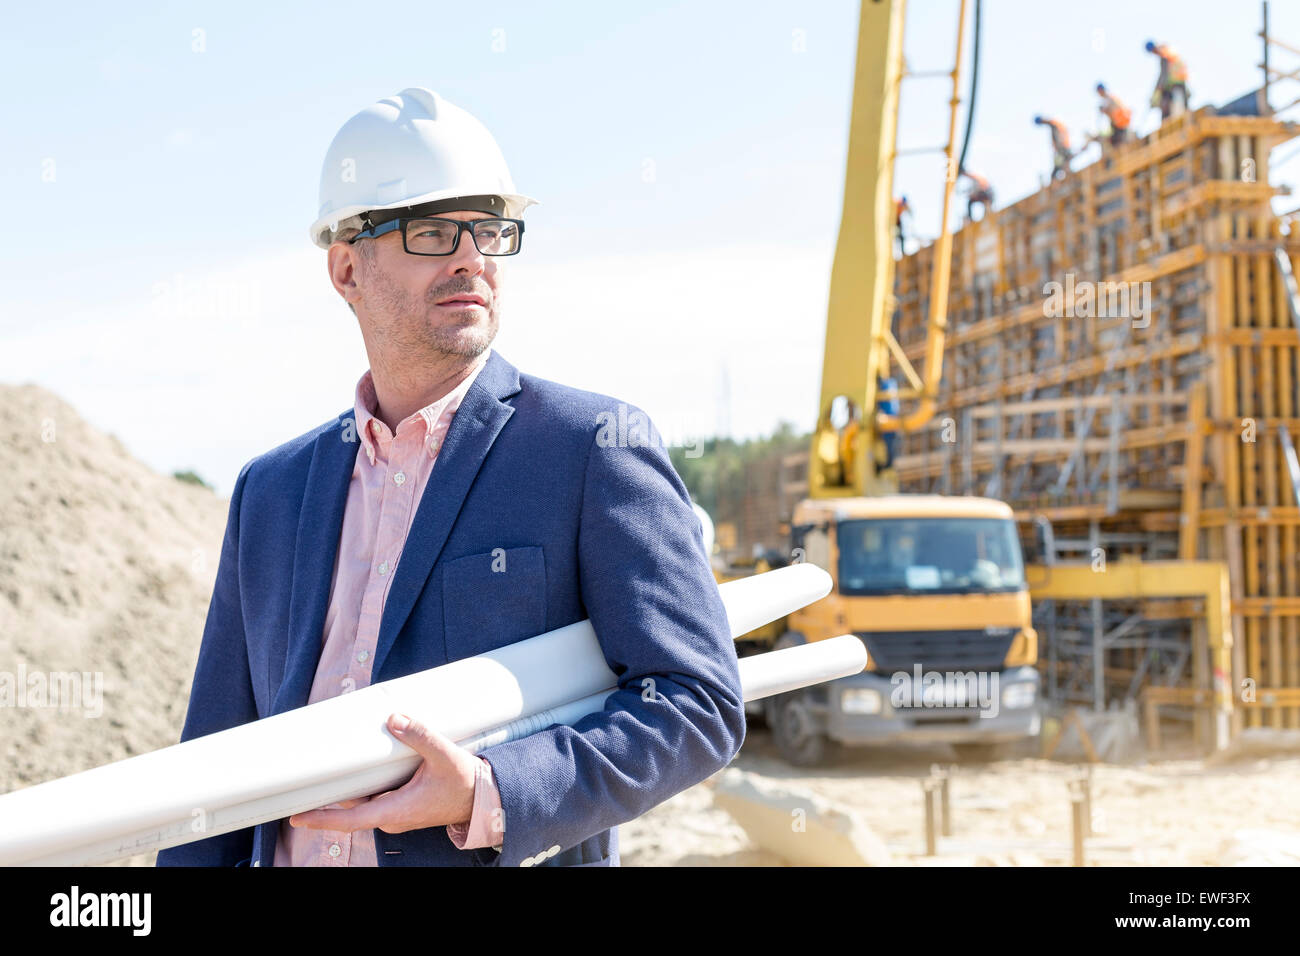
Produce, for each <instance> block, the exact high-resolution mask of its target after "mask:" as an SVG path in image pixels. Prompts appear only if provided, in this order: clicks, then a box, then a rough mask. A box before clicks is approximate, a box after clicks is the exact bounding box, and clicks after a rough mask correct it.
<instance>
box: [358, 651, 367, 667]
mask: <svg viewBox="0 0 1300 956" xmlns="http://www.w3.org/2000/svg"><path fill="white" fill-rule="evenodd" d="M368 657H370V652H369V651H361V652H360V653H358V654H357V660H359V661H360V662H361V663H362V664H364V663H365V662H366V659H367V658H368Z"/></svg>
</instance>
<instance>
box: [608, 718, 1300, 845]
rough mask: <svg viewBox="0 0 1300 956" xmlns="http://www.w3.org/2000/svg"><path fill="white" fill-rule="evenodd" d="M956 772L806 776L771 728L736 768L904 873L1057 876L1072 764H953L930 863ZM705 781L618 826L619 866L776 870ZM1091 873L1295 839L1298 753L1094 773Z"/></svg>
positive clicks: (907, 751)
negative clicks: (1265, 839)
mask: <svg viewBox="0 0 1300 956" xmlns="http://www.w3.org/2000/svg"><path fill="white" fill-rule="evenodd" d="M935 763H940V764H942V765H944V766H950V765H952V754H951V752H950V751H949V750H948V749H947V748H946V747H943V746H938V745H935V746H927V747H913V748H909V747H882V748H872V749H867V748H860V749H854V750H850V751H847V752H846V753H845V756H844V758H843V759H841V760H840V761H839V762H837V763H835V764H834V765H832V766H830V767H828V768H825V769H818V770H815V771H812V772H809V771H806V770H800V769H795V768H792V767H790V766H788V765H786V764H785V763H784V762H783V761H782V760H781V758H780V757H779V756H778V755H777V753H776V750H775V747H774V746H773V745H772V742H771V738H770V735H769V734H768V731H767V730H766V729H765V728H763V727H761V726H757V725H756V726H754V727H752V728H751V730H750V733H749V736H748V738H747V740H746V742H745V746H744V747H743V748H742V750H741V752H740V755H739V756H738V757H737V758H736V760H735V761H734V762H733V764H732V765H733V766H735V767H739V768H741V769H742V770H746V771H750V772H753V773H756V774H760V775H762V776H764V777H768V778H773V779H779V780H781V781H782V782H786V783H791V784H794V785H797V786H799V787H802V788H807V789H808V790H811V791H812V792H815V793H816V794H818V795H820V796H822V797H825V798H827V799H830V800H833V801H835V802H836V803H839V804H842V805H844V806H847V807H851V808H852V809H854V810H855V811H857V812H858V813H860V814H861V815H862V817H863V818H864V819H865V821H866V822H867V823H868V824H869V826H870V827H871V828H872V829H873V830H874V831H875V833H876V835H877V836H879V837H880V838H881V839H882V840H883V841H884V842H885V843H886V845H887V846H888V848H889V850H890V851H891V853H892V854H893V856H894V860H895V863H897V864H900V865H956V866H1054V865H1068V864H1069V863H1070V858H1071V852H1072V850H1071V846H1072V844H1071V818H1072V811H1071V803H1070V797H1069V784H1068V781H1069V779H1070V777H1071V776H1073V775H1076V774H1077V773H1078V769H1077V768H1078V765H1077V764H1070V763H1065V762H1060V761H1054V760H1041V759H1037V758H1036V757H1028V756H1026V757H1019V758H1016V759H1008V760H999V761H995V762H992V763H988V764H974V765H958V767H957V769H956V772H955V775H954V776H953V778H952V782H951V784H950V794H951V817H952V831H953V832H952V836H951V837H946V838H945V837H940V839H939V844H938V850H939V855H938V856H936V857H926V856H925V855H924V850H925V828H924V819H925V805H924V797H923V790H922V781H923V780H924V778H925V777H927V776H928V775H929V774H930V769H931V766H932V765H933V764H935ZM712 782H713V781H712V780H710V781H705V782H704V783H702V784H699V785H698V786H695V787H691V788H690V789H688V790H685V791H683V792H682V793H680V794H678V795H677V796H675V797H673V798H672V799H671V800H669V801H668V802H666V803H664V804H661V805H660V806H658V807H656V808H655V809H653V810H652V811H650V812H649V813H647V814H645V815H644V816H642V817H640V818H639V819H637V820H634V821H633V822H631V823H629V824H626V825H624V826H623V827H621V828H620V830H619V833H620V845H621V847H622V854H623V864H624V865H625V866H780V865H783V861H782V860H781V859H779V858H778V857H775V856H773V855H772V854H771V853H768V852H766V851H764V850H761V849H758V848H757V847H755V846H754V845H753V844H752V843H751V842H750V840H749V838H748V837H747V835H746V834H745V832H744V831H743V830H742V829H741V828H740V827H739V826H738V825H737V824H736V823H735V822H734V821H732V819H731V817H730V816H729V815H728V814H727V813H726V812H724V811H723V810H720V809H716V808H714V807H713V800H712V790H711V784H712ZM1092 807H1093V823H1094V834H1095V835H1094V836H1093V837H1092V838H1091V839H1089V840H1088V841H1087V849H1086V857H1085V859H1086V862H1087V863H1088V865H1094V866H1209V865H1215V864H1216V863H1218V862H1219V860H1220V859H1221V858H1222V853H1223V849H1224V844H1225V841H1226V840H1227V839H1228V838H1229V837H1230V835H1231V834H1232V832H1233V831H1236V830H1239V829H1268V830H1275V831H1279V832H1281V833H1286V834H1290V835H1292V836H1293V838H1296V839H1300V756H1295V755H1285V754H1279V755H1271V756H1265V757H1244V758H1241V759H1235V760H1231V761H1226V762H1223V763H1211V764H1209V765H1207V764H1206V763H1205V762H1204V761H1202V760H1198V759H1191V758H1185V759H1170V760H1159V761H1151V762H1145V763H1144V762H1139V763H1135V764H1133V765H1131V766H1119V765H1115V764H1104V763H1103V764H1099V765H1096V766H1095V768H1094V770H1093V778H1092Z"/></svg>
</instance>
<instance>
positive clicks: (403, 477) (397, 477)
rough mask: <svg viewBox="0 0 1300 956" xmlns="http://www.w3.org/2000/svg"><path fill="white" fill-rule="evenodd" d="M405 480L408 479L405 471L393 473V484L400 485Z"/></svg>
mask: <svg viewBox="0 0 1300 956" xmlns="http://www.w3.org/2000/svg"><path fill="white" fill-rule="evenodd" d="M404 481H406V475H405V474H404V473H402V472H400V471H399V472H398V473H397V474H395V475H393V484H395V485H400V484H402V482H404Z"/></svg>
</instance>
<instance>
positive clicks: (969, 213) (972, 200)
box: [961, 168, 993, 221]
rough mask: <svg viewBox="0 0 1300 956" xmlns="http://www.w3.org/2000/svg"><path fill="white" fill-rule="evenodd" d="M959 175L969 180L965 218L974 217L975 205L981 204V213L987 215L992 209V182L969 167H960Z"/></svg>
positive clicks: (971, 218)
mask: <svg viewBox="0 0 1300 956" xmlns="http://www.w3.org/2000/svg"><path fill="white" fill-rule="evenodd" d="M961 175H963V176H965V177H966V178H967V179H969V180H970V192H968V193H967V194H966V218H967V219H970V220H972V221H973V220H974V219H975V206H976V204H979V205H980V206H981V211H982V214H983V215H985V216H987V215H988V214H989V213H991V212H992V211H993V184H992V183H990V182H989V181H988V180H987V179H985V178H984V177H983V176H981V175H980V174H979V173H973V172H971V171H970V170H969V169H964V168H963V169H962V171H961Z"/></svg>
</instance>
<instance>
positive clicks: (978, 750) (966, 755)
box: [952, 743, 1006, 763]
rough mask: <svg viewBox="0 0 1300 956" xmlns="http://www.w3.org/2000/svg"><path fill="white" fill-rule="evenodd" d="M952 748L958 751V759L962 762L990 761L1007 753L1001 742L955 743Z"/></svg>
mask: <svg viewBox="0 0 1300 956" xmlns="http://www.w3.org/2000/svg"><path fill="white" fill-rule="evenodd" d="M952 749H953V750H955V751H957V759H958V760H959V761H961V762H962V763H989V762H990V761H993V760H997V759H998V758H1000V757H1001V756H1002V755H1003V754H1004V753H1006V748H1005V747H1004V746H1003V745H1002V744H1000V743H996V744H992V743H973V744H953V745H952Z"/></svg>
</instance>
